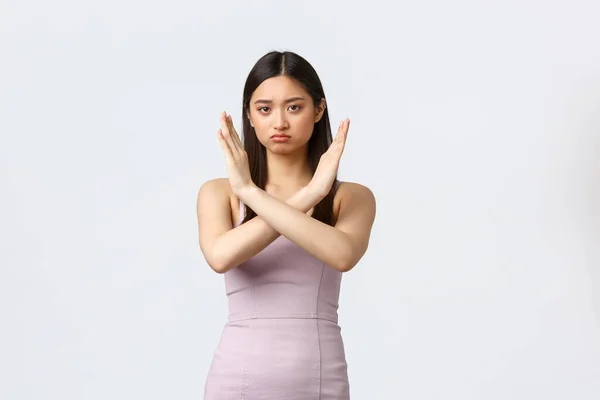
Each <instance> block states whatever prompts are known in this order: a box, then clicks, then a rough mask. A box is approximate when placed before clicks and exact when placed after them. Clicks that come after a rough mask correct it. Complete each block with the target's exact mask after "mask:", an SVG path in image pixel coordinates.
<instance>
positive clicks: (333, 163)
mask: <svg viewBox="0 0 600 400" xmlns="http://www.w3.org/2000/svg"><path fill="white" fill-rule="evenodd" d="M349 126H350V120H349V119H345V120H344V121H342V122H341V123H340V125H339V127H338V131H337V133H336V135H335V138H334V139H333V142H332V143H331V145H330V146H329V148H328V149H327V151H326V152H325V153H323V155H322V156H321V159H320V160H319V165H318V166H317V169H316V171H315V174H314V176H313V178H312V181H311V184H313V185H314V186H315V187H316V188H317V190H319V191H320V192H321V193H322V194H326V193H328V192H329V190H330V189H331V186H332V185H333V182H334V181H335V177H336V176H337V172H338V168H339V165H340V159H341V157H342V154H343V152H344V148H345V145H346V137H347V135H348V128H349Z"/></svg>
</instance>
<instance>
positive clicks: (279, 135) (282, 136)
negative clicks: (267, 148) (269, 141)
mask: <svg viewBox="0 0 600 400" xmlns="http://www.w3.org/2000/svg"><path fill="white" fill-rule="evenodd" d="M289 137H290V135H284V134H283V133H278V134H276V135H273V136H271V138H289Z"/></svg>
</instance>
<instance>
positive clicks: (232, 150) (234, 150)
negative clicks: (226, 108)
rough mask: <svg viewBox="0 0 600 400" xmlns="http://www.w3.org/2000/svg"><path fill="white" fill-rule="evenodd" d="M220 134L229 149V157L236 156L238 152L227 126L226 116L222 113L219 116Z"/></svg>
mask: <svg viewBox="0 0 600 400" xmlns="http://www.w3.org/2000/svg"><path fill="white" fill-rule="evenodd" d="M221 133H222V135H223V137H224V139H225V143H226V144H227V146H228V147H229V150H230V154H231V156H234V155H237V154H238V153H239V150H238V149H237V146H236V144H235V142H234V139H233V137H232V134H231V131H230V130H229V125H228V123H227V114H226V113H225V112H223V114H221Z"/></svg>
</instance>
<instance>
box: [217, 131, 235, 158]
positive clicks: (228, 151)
mask: <svg viewBox="0 0 600 400" xmlns="http://www.w3.org/2000/svg"><path fill="white" fill-rule="evenodd" d="M217 138H218V139H219V145H221V150H222V151H223V154H224V155H225V158H226V159H227V160H228V161H229V160H231V159H233V155H232V154H231V149H230V148H229V145H228V144H227V140H226V139H225V137H224V136H223V130H222V129H219V130H218V131H217Z"/></svg>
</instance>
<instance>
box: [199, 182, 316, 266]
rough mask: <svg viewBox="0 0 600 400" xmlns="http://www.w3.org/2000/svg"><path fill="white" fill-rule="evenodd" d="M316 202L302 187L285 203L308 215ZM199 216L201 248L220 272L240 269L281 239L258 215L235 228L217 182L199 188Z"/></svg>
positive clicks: (225, 199) (206, 258)
mask: <svg viewBox="0 0 600 400" xmlns="http://www.w3.org/2000/svg"><path fill="white" fill-rule="evenodd" d="M317 200H319V199H318V198H316V197H315V196H313V195H311V194H310V192H309V191H308V190H307V189H306V188H303V189H301V190H299V191H298V192H296V194H294V195H293V196H291V197H289V198H288V199H286V200H285V203H284V204H287V205H289V207H293V208H294V209H297V211H298V212H300V213H307V212H308V211H309V210H310V209H311V208H313V207H314V206H315V205H316V204H317V203H318V201H317ZM197 213H198V237H199V244H200V248H201V250H202V253H203V255H204V259H205V260H206V262H207V263H208V265H210V267H211V268H212V269H213V270H214V271H215V272H217V273H224V272H226V271H228V270H230V269H232V268H235V267H237V266H238V265H240V264H241V263H243V262H244V261H246V260H248V259H250V258H251V257H252V256H254V255H256V254H258V253H259V252H260V251H261V250H263V249H264V248H265V247H267V246H268V245H269V244H270V243H272V242H273V241H274V240H275V239H277V238H278V237H279V236H280V234H279V233H278V232H276V231H275V230H274V229H273V228H271V227H270V226H269V225H268V224H267V223H266V222H265V221H264V220H263V219H262V218H260V217H259V216H257V217H255V218H253V219H252V220H250V221H248V222H246V223H244V224H242V225H240V226H238V227H235V228H234V227H233V225H232V223H231V214H230V213H231V206H230V201H229V193H228V191H227V190H225V189H224V185H220V184H219V182H218V180H211V181H208V182H206V183H205V184H203V185H202V187H201V188H200V191H199V192H198V202H197Z"/></svg>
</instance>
